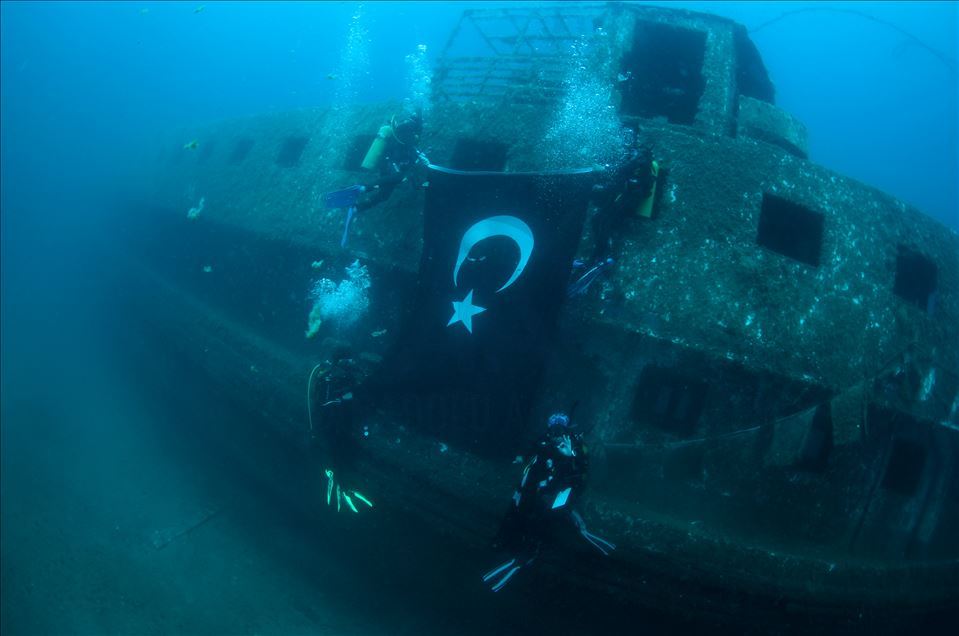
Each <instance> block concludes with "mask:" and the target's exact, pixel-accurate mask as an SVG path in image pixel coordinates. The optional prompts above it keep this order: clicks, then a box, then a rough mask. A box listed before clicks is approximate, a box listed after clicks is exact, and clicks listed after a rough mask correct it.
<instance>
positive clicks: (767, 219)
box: [756, 193, 823, 267]
mask: <svg viewBox="0 0 959 636" xmlns="http://www.w3.org/2000/svg"><path fill="white" fill-rule="evenodd" d="M822 231H823V215H822V214H819V213H818V212H813V211H812V210H810V209H808V208H805V207H803V206H801V205H798V204H796V203H793V202H792V201H787V200H786V199H783V198H780V197H777V196H775V195H772V194H768V193H766V194H763V204H762V210H761V212H760V214H759V234H758V235H757V237H756V242H757V243H759V244H760V245H762V246H763V247H766V248H769V249H771V250H773V251H774V252H779V253H780V254H782V255H784V256H788V257H789V258H792V259H795V260H797V261H800V262H802V263H806V264H807V265H812V266H813V267H819V258H820V253H821V252H822Z"/></svg>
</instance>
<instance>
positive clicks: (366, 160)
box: [360, 124, 393, 170]
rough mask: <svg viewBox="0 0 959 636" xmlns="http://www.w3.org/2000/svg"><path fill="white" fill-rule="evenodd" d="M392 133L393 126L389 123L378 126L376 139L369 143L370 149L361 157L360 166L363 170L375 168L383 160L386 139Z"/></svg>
mask: <svg viewBox="0 0 959 636" xmlns="http://www.w3.org/2000/svg"><path fill="white" fill-rule="evenodd" d="M392 134H393V127H392V126H390V125H389V124H383V125H382V126H380V132H378V133H376V139H374V140H373V143H371V144H370V149H369V150H367V151H366V156H365V157H363V163H361V164H360V167H361V168H363V169H364V170H376V169H377V168H378V167H379V165H380V161H382V160H383V153H384V152H386V140H387V139H389V137H390V136H391V135H392Z"/></svg>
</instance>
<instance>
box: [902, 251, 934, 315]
mask: <svg viewBox="0 0 959 636" xmlns="http://www.w3.org/2000/svg"><path fill="white" fill-rule="evenodd" d="M938 282H939V268H938V267H936V264H935V263H933V262H932V261H931V260H930V259H928V258H926V257H925V256H923V255H922V254H920V253H919V252H917V251H915V250H912V249H910V248H908V247H905V246H902V245H900V246H899V254H898V255H897V256H896V282H895V284H894V285H893V288H892V291H893V292H894V293H895V294H896V295H897V296H899V297H900V298H902V299H903V300H907V301H909V302H911V303H915V304H916V305H918V306H919V307H921V308H922V309H923V311H927V312H929V313H932V311H933V300H934V298H935V293H936V288H937V286H938Z"/></svg>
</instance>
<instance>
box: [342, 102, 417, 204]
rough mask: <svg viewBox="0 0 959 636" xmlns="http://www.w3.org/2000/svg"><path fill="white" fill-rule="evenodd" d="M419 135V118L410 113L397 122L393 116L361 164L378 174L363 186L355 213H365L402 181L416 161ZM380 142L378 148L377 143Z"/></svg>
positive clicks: (409, 174) (383, 199)
mask: <svg viewBox="0 0 959 636" xmlns="http://www.w3.org/2000/svg"><path fill="white" fill-rule="evenodd" d="M422 133H423V116H422V115H421V114H420V113H418V112H417V113H413V114H411V115H407V116H405V117H403V118H401V119H399V120H398V119H397V118H396V116H395V115H394V116H393V118H392V119H390V123H389V124H388V125H386V126H383V127H382V128H380V132H379V133H378V134H377V138H376V139H375V140H374V142H373V145H371V146H370V150H369V151H368V152H367V155H366V157H365V158H364V160H363V166H364V168H367V169H370V170H373V169H375V170H378V172H379V176H378V177H377V178H376V179H374V180H373V181H371V182H370V183H368V184H366V185H364V186H363V188H364V190H363V193H362V194H361V195H360V197H359V199H357V202H356V209H357V211H362V210H368V209H370V208H371V207H373V206H374V205H377V204H379V203H382V202H383V201H385V200H387V199H388V198H390V195H392V194H393V191H394V190H395V189H396V186H398V185H399V184H401V183H403V182H404V181H406V180H407V179H408V178H409V177H410V176H411V173H412V170H413V168H414V167H415V166H416V165H417V163H418V162H419V161H420V157H421V155H420V151H419V149H418V148H417V147H416V146H417V144H418V143H419V140H420V135H421V134H422ZM380 141H382V142H383V143H382V144H379V143H378V142H380Z"/></svg>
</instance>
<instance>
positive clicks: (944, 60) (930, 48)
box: [749, 7, 956, 75]
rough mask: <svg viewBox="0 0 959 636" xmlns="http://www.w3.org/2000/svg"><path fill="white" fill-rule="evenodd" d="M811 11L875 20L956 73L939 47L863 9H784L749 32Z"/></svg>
mask: <svg viewBox="0 0 959 636" xmlns="http://www.w3.org/2000/svg"><path fill="white" fill-rule="evenodd" d="M812 11H827V12H831V13H844V14H846V15H853V16H857V17H860V18H863V19H865V20H869V21H871V22H875V23H877V24H881V25H882V26H884V27H887V28H889V29H892V30H894V31H896V32H897V33H899V34H900V35H902V36H903V37H905V38H906V39H907V40H909V41H910V42H912V43H913V44H915V45H916V46H918V47H919V48H922V49H925V50H926V51H927V52H928V53H930V54H932V55H933V56H934V57H935V58H936V59H938V60H939V61H940V62H942V64H943V65H944V66H945V67H946V68H947V69H949V72H950V73H952V74H953V75H956V61H955V60H953V59H951V58H949V56H947V55H946V54H945V53H943V52H942V51H940V50H939V49H937V48H935V47H934V46H932V45H930V44H927V43H926V42H925V41H923V40H922V39H920V38H919V37H917V36H915V35H913V34H912V33H910V32H909V31H906V30H905V29H904V28H902V27H901V26H899V25H898V24H895V23H894V22H889V21H888V20H883V19H882V18H877V17H876V16H874V15H870V14H868V13H865V12H863V11H858V10H856V9H842V8H839V7H805V8H802V9H793V10H792V11H786V12H784V13H780V14H779V15H778V16H776V17H775V18H772V19H770V20H767V21H765V22H763V23H762V24H760V25H759V26H756V27H753V28H751V29H749V33H756V32H758V31H761V30H762V29H765V28H766V27H768V26H771V25H773V24H775V23H777V22H779V21H780V20H784V19H786V18H789V17H792V16H794V15H797V14H799V13H809V12H812Z"/></svg>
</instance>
